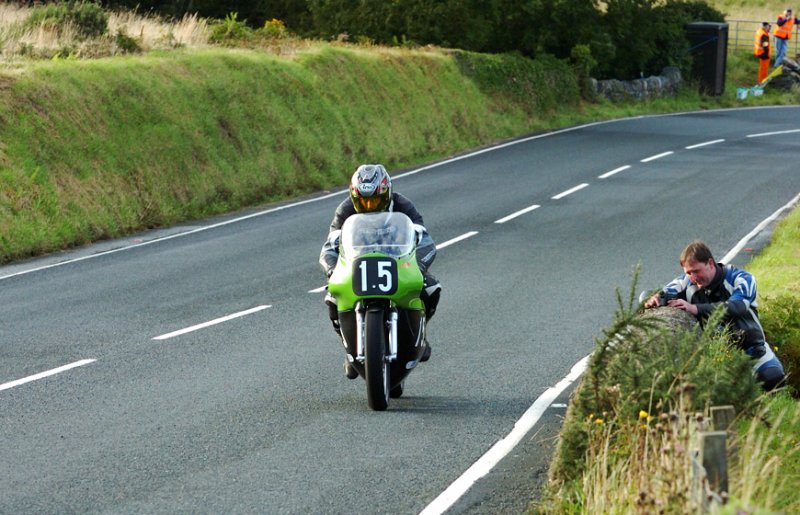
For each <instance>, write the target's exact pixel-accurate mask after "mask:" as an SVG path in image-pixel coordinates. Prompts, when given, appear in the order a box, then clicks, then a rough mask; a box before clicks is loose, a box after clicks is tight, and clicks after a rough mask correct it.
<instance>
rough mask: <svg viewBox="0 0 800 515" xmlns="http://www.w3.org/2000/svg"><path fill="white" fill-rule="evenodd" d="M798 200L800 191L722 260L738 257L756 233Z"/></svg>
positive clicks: (727, 260) (799, 199)
mask: <svg viewBox="0 0 800 515" xmlns="http://www.w3.org/2000/svg"><path fill="white" fill-rule="evenodd" d="M798 202H800V193H798V194H797V196H796V197H795V198H793V199H792V200H791V201H789V203H788V204H786V205H785V206H783V207H781V208H780V209H778V210H777V211H775V212H774V213H772V214H771V215H769V216H768V217H767V218H766V219H764V220H763V221H762V222H761V223H760V224H758V225H757V226H756V228H755V229H753V230H752V231H750V232H749V233H747V236H745V237H744V238H742V239H741V240H739V243H737V244H736V246H735V247H733V248H732V249H731V250H730V252H728V253H727V254H725V257H723V258H722V262H723V263H727V262H729V261H730V260H731V259H733V258H734V257H736V254H738V253H739V251H741V250H742V249H743V248H744V246H745V245H747V242H749V241H750V239H752V238H753V237H754V236H755V235H756V234H758V233H759V232H760V231H762V230H763V229H764V227H766V226H767V225H769V224H770V222H772V221H773V220H775V219H776V218H778V217H779V216H780V214H781V213H782V212H783V211H786V210H787V209H792V207H794V206H795V204H797V203H798Z"/></svg>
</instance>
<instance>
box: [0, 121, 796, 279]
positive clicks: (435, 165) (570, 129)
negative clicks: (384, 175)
mask: <svg viewBox="0 0 800 515" xmlns="http://www.w3.org/2000/svg"><path fill="white" fill-rule="evenodd" d="M795 107H796V106H760V107H758V106H752V107H736V108H723V109H708V110H706V111H700V113H701V114H704V113H716V112H724V111H752V110H758V109H762V110H763V109H793V108H795ZM697 113H698V111H686V112H679V113H667V114H655V115H637V116H631V117H628V118H617V119H615V120H603V121H600V122H592V123H586V124H583V125H576V126H574V127H567V128H565V129H559V130H555V131H552V132H547V133H544V134H537V135H535V136H530V137H527V138H521V139H517V140H513V141H509V142H507V143H503V144H501V145H496V146H493V147H488V148H484V149H481V150H478V151H475V152H469V153H467V154H464V155H461V156H457V157H453V158H451V159H446V160H444V161H437V162H436V163H432V164H430V165H427V166H423V167H420V168H417V169H414V170H411V171H408V172H405V173H402V174H398V175H396V176H395V177H394V178H395V179H400V178H402V177H408V176H409V175H414V174H417V173H420V172H423V171H425V170H430V169H432V168H438V167H440V166H444V165H446V164H449V163H454V162H456V161H461V160H462V159H469V158H470V157H474V156H478V155H481V154H485V153H486V152H493V151H495V150H500V149H503V148H506V147H510V146H512V145H518V144H520V143H527V142H528V141H533V140H536V139H540V138H546V137H549V136H556V135H558V134H564V133H567V132H573V131H578V130H582V129H587V128H589V127H597V126H600V125H608V124H612V123H620V122H625V121H628V120H642V119H648V118H663V117H677V116H683V115H689V114H697ZM798 131H800V129H798ZM798 131H785V132H798ZM785 132H781V133H767V134H764V135H765V136H767V135H770V134H784V133H785ZM758 136H760V135H753V136H749V137H758ZM347 191H348V190H346V189H344V190H339V191H335V192H333V193H328V194H327V195H322V196H319V197H314V198H312V199H308V200H301V201H299V202H293V203H291V204H286V205H283V206H279V207H275V208H272V209H267V210H265V211H259V212H257V213H252V214H249V215H245V216H242V217H238V218H233V219H231V220H226V221H225V222H220V223H217V224H212V225H208V226H204V227H198V228H197V229H193V230H191V231H186V232H182V233H179V234H173V235H170V236H164V237H163V238H156V239H153V240H150V241H145V242H142V243H136V244H133V245H128V246H125V247H120V248H118V249H113V250H108V251H105V252H98V253H97V254H91V255H89V256H82V257H79V258H74V259H67V260H64V261H61V262H58V263H53V264H51V265H44V266H40V267H36V268H30V269H28V270H23V271H21V272H16V273H13V274H8V275H3V276H0V281H2V280H4V279H9V278H11V277H16V276H19V275H25V274H29V273H32V272H38V271H40V270H47V269H49V268H55V267H58V266H63V265H68V264H70V263H77V262H78V261H84V260H86V259H92V258H96V257H100V256H105V255H108V254H114V253H117V252H122V251H125V250H131V249H135V248H138V247H143V246H145V245H151V244H153V243H160V242H162V241H168V240H171V239H174V238H180V237H183V236H188V235H190V234H195V233H198V232H203V231H208V230H211V229H216V228H217V227H223V226H225V225H229V224H233V223H237V222H241V221H244V220H249V219H250V218H255V217H258V216H262V215H268V214H270V213H275V212H277V211H282V210H284V209H290V208H293V207H297V206H302V205H305V204H310V203H312V202H319V201H320V200H326V199H329V198H332V197H336V196H339V195H341V194H343V193H347Z"/></svg>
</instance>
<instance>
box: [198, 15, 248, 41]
mask: <svg viewBox="0 0 800 515" xmlns="http://www.w3.org/2000/svg"><path fill="white" fill-rule="evenodd" d="M238 18H239V13H235V12H233V13H229V14H228V15H227V16H225V19H224V20H219V21H216V22H214V23H212V24H211V36H209V38H208V39H209V41H210V42H212V43H219V44H227V45H231V44H233V45H235V44H238V43H241V42H244V41H247V40H249V39H250V38H251V37H253V29H251V28H250V27H248V26H247V23H246V22H244V21H239V20H238Z"/></svg>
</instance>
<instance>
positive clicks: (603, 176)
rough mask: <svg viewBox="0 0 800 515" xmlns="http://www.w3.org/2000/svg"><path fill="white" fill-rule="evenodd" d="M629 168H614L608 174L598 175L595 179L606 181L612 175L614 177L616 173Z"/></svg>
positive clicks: (627, 166) (626, 166)
mask: <svg viewBox="0 0 800 515" xmlns="http://www.w3.org/2000/svg"><path fill="white" fill-rule="evenodd" d="M630 167H631V165H625V166H620V167H619V168H615V169H613V170H611V171H610V172H606V173H604V174H603V175H598V176H597V178H598V179H607V178H609V177H611V176H612V175H614V174H616V173H619V172H623V171H625V170H627V169H628V168H630Z"/></svg>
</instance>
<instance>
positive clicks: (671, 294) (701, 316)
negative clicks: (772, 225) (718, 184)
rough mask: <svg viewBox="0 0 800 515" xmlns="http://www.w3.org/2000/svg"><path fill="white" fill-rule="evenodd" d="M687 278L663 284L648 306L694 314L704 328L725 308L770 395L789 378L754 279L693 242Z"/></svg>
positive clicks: (686, 255) (684, 259)
mask: <svg viewBox="0 0 800 515" xmlns="http://www.w3.org/2000/svg"><path fill="white" fill-rule="evenodd" d="M680 264H681V267H682V268H683V272H684V273H683V275H681V276H680V277H678V278H676V279H674V280H673V281H672V282H670V283H669V284H667V285H666V286H664V288H663V289H662V291H661V292H659V293H656V294H655V295H653V296H652V297H650V298H649V299H647V301H646V302H645V304H644V307H645V308H655V307H658V306H660V305H661V296H662V295H664V296H665V297H666V298H667V299H669V300H668V301H667V305H668V306H670V307H673V308H678V309H680V310H683V311H686V312H687V313H689V314H691V315H694V316H695V317H696V318H697V319H698V320H699V321H700V323H701V324H703V323H704V322H705V321H706V320H707V319H708V317H709V315H711V313H712V312H713V311H714V309H715V308H716V307H717V306H719V305H723V306H725V318H724V319H723V320H724V323H726V324H727V325H728V326H729V327H730V329H731V332H732V334H733V335H734V338H735V343H736V344H737V345H738V347H739V348H740V349H742V350H743V351H744V352H746V353H747V354H748V355H749V356H750V357H752V358H753V359H754V360H755V363H754V364H753V372H754V373H755V374H756V377H757V378H758V380H759V381H761V383H762V384H763V387H764V389H765V390H767V391H769V390H772V389H774V388H775V387H777V386H778V385H780V384H781V383H782V382H783V380H784V378H785V374H784V371H783V365H782V364H781V362H780V361H779V360H778V358H777V356H775V353H773V352H772V349H771V348H770V346H769V344H768V343H767V341H766V338H765V337H764V330H763V329H762V328H761V322H760V321H759V319H758V307H757V305H756V279H755V277H753V276H752V275H751V274H750V273H749V272H746V271H744V270H740V269H738V268H736V267H734V266H733V265H723V264H722V263H717V262H716V261H714V256H713V255H712V254H711V250H710V249H709V248H708V246H707V245H706V244H705V243H703V242H702V241H700V240H695V241H693V242H691V243H690V244H689V245H687V246H686V248H685V249H683V252H681V255H680Z"/></svg>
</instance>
